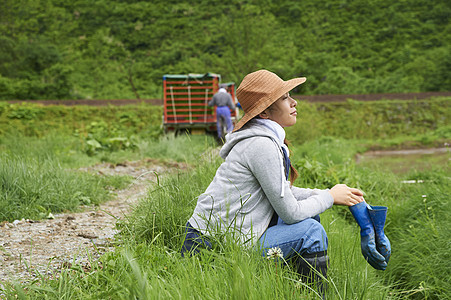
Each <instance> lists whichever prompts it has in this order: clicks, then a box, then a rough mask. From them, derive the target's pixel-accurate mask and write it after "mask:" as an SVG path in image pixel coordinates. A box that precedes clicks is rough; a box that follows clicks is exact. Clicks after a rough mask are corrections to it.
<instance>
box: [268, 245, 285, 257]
mask: <svg viewBox="0 0 451 300" xmlns="http://www.w3.org/2000/svg"><path fill="white" fill-rule="evenodd" d="M278 257H280V258H283V252H282V249H280V248H279V247H273V248H271V249H269V250H268V253H267V254H266V258H267V259H275V258H278Z"/></svg>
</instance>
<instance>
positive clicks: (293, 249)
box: [182, 70, 363, 280]
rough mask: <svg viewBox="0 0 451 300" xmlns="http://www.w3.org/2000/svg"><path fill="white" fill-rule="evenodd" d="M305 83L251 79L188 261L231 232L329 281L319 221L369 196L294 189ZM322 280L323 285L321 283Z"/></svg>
mask: <svg viewBox="0 0 451 300" xmlns="http://www.w3.org/2000/svg"><path fill="white" fill-rule="evenodd" d="M305 81H306V78H304V77H301V78H295V79H291V80H288V81H284V80H282V79H280V78H279V77H278V76H277V75H276V74H274V73H272V72H269V71H267V70H259V71H256V72H253V73H250V74H248V75H247V76H246V77H245V78H244V79H243V81H242V83H241V84H240V86H239V88H238V89H237V93H236V95H237V98H238V100H239V101H240V103H241V106H242V108H243V110H244V112H245V114H244V116H243V118H242V119H241V120H240V121H239V122H238V123H237V124H236V126H235V129H234V130H233V132H232V133H231V134H229V135H227V137H226V143H225V144H224V146H223V147H222V148H221V151H220V156H221V157H222V158H223V159H224V160H225V161H224V162H223V163H222V164H221V166H220V167H219V168H218V170H217V172H216V175H215V177H214V179H213V181H212V182H211V184H210V185H209V186H208V188H207V190H206V191H205V193H203V194H202V195H200V196H199V198H198V201H197V205H196V208H195V210H194V213H193V215H192V216H191V218H190V219H189V220H188V223H187V232H186V238H185V242H184V245H183V247H182V255H183V254H184V253H185V252H187V251H198V250H196V248H197V247H199V246H205V247H207V248H210V247H211V244H210V241H209V240H208V236H211V235H214V234H216V233H224V232H228V233H230V234H233V235H236V236H237V237H239V238H240V239H241V241H242V242H243V243H251V242H253V243H254V244H256V245H257V246H260V247H261V248H262V249H263V251H264V254H266V251H268V249H271V248H274V247H277V248H279V249H280V250H281V251H282V253H281V255H283V257H284V259H291V258H293V259H295V258H296V259H295V260H296V265H297V268H298V272H299V273H300V274H301V275H303V276H306V278H307V279H310V280H312V279H313V277H314V275H312V274H313V273H316V274H317V272H312V269H311V266H313V267H314V268H315V269H316V270H317V271H319V272H320V273H322V274H323V275H324V276H325V274H326V270H327V264H328V257H327V235H326V232H325V231H324V228H323V226H322V225H321V224H320V223H319V217H318V215H319V214H320V213H322V212H324V211H325V210H326V209H328V208H330V207H332V205H334V204H335V205H346V206H351V205H354V204H357V203H360V202H362V201H363V198H362V196H363V193H362V192H361V191H360V190H358V189H355V188H350V187H348V186H346V185H343V184H340V185H336V186H334V187H333V188H331V189H330V190H319V189H304V188H298V187H295V186H292V185H291V184H290V182H289V181H288V177H289V176H288V175H289V173H290V169H291V176H290V179H291V182H293V181H294V179H295V178H296V176H297V172H296V171H295V170H294V168H293V167H291V165H290V160H289V153H288V148H287V146H286V144H285V131H284V128H285V127H289V126H293V125H294V124H295V123H296V117H297V111H296V104H297V103H296V101H295V100H294V99H293V98H291V97H290V95H289V92H290V91H291V90H292V89H293V88H295V87H296V86H298V85H300V84H302V83H304V82H305ZM316 279H318V278H316Z"/></svg>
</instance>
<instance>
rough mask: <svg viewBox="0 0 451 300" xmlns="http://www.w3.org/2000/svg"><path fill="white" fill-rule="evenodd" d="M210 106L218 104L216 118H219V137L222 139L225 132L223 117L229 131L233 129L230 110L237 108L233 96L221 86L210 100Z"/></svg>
mask: <svg viewBox="0 0 451 300" xmlns="http://www.w3.org/2000/svg"><path fill="white" fill-rule="evenodd" d="M208 106H216V119H217V121H216V122H217V129H218V138H219V139H220V140H221V139H222V137H223V132H222V128H221V118H223V120H225V122H226V124H227V132H226V133H229V132H231V131H232V130H233V123H232V118H231V115H230V110H234V109H235V104H233V99H232V96H231V95H230V94H229V93H228V92H227V90H226V89H225V88H224V87H223V86H220V87H219V90H218V91H217V92H216V94H214V95H213V98H212V99H211V100H210V102H208Z"/></svg>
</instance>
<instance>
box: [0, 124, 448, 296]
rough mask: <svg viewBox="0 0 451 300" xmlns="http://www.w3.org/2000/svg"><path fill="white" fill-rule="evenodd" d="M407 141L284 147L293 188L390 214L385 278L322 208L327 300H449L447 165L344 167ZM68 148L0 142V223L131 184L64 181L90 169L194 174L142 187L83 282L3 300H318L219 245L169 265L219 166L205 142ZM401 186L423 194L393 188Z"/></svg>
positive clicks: (75, 274) (64, 277)
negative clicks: (359, 201)
mask: <svg viewBox="0 0 451 300" xmlns="http://www.w3.org/2000/svg"><path fill="white" fill-rule="evenodd" d="M334 126H338V125H337V124H335V125H334ZM448 127H449V124H446V122H445V123H444V125H443V126H441V127H439V128H435V129H431V130H429V131H425V132H424V133H423V136H424V137H428V136H429V138H430V136H433V137H434V136H435V137H436V138H430V140H431V141H432V143H433V142H434V141H440V143H443V139H445V140H446V137H447V134H444V133H443V132H442V131H444V129H440V128H448ZM440 130H442V131H440ZM438 131H439V133H440V132H441V133H440V134H437V132H438ZM296 136H297V135H294V137H296ZM288 138H290V135H288ZM417 139H418V135H412V136H410V137H409V136H406V135H405V134H402V135H399V136H396V135H395V136H392V137H391V138H390V139H388V138H387V139H385V140H384V139H382V140H378V139H376V138H375V139H374V140H372V139H368V138H367V139H364V140H362V139H359V138H350V137H328V136H321V137H315V138H313V137H312V138H311V139H309V140H308V141H303V142H302V143H301V142H300V141H299V139H298V140H296V139H292V141H293V145H292V151H293V155H292V162H293V164H294V165H295V166H296V168H297V169H298V171H299V173H300V177H299V179H298V180H297V182H296V183H295V185H298V186H301V187H311V188H313V187H315V188H329V187H331V186H333V185H334V184H336V183H346V184H348V185H350V186H355V187H358V188H360V189H362V190H363V191H365V193H366V195H365V198H366V200H367V201H368V202H369V203H370V204H374V205H386V206H388V207H389V212H388V218H387V223H386V229H385V232H386V234H387V236H388V237H389V238H390V241H391V244H392V250H393V254H392V257H391V259H390V263H389V266H388V268H387V270H386V271H376V270H374V269H372V268H371V267H370V266H369V265H368V264H367V263H366V262H365V261H364V259H363V257H362V255H361V253H360V240H359V239H360V238H359V228H358V226H357V224H356V223H355V221H354V220H353V218H352V216H351V214H350V212H349V211H348V209H347V208H345V207H333V208H332V209H330V210H328V211H326V212H325V213H323V214H322V215H321V221H322V224H323V225H324V227H325V229H326V232H327V233H328V236H329V244H330V249H329V254H330V259H331V266H330V272H329V276H328V282H329V289H328V296H329V299H446V298H447V297H449V294H450V293H451V282H450V278H451V265H450V261H451V257H450V256H451V255H450V251H449V248H450V245H449V241H450V240H451V236H450V233H449V228H450V226H451V224H450V223H451V219H450V217H449V216H450V215H451V211H450V208H449V207H450V206H449V195H450V194H451V188H450V186H451V184H450V181H451V178H450V175H449V174H450V167H451V165H450V164H451V163H450V159H451V156H450V153H449V152H448V153H445V154H444V156H443V157H442V156H441V157H440V159H435V158H431V159H430V160H428V162H427V167H425V166H424V159H421V161H418V160H419V158H417V159H414V160H410V161H409V162H408V165H409V166H410V167H409V168H407V169H402V170H401V171H399V170H397V169H396V166H399V165H401V164H402V163H403V161H401V160H400V158H397V159H398V160H395V161H390V162H387V161H386V160H375V161H372V162H371V163H370V164H367V163H362V164H356V163H355V160H354V158H355V155H356V153H358V152H364V151H365V150H366V149H370V148H371V147H378V148H384V147H385V146H387V145H389V144H396V145H398V146H399V145H403V144H409V143H410V144H411V143H412V142H415V141H416V140H417ZM79 141H80V139H79V137H77V136H67V135H64V134H62V135H58V134H48V135H45V136H43V137H41V138H40V139H38V138H35V137H33V136H25V135H24V136H20V135H16V136H14V135H3V136H1V137H0V153H1V155H0V162H1V164H0V180H1V184H2V185H1V188H2V190H1V192H2V193H1V197H2V198H0V212H1V213H2V215H1V216H2V218H3V220H12V219H15V218H21V217H25V218H27V217H28V216H36V217H39V216H42V217H45V216H44V215H45V214H47V213H48V212H54V211H62V210H65V209H71V210H72V209H76V208H77V205H79V204H86V203H83V201H85V202H87V201H88V200H89V202H90V204H95V203H99V202H100V201H105V200H107V199H108V193H107V191H108V190H109V189H111V188H120V187H122V186H123V185H124V184H125V183H127V182H128V180H130V179H129V178H122V177H120V178H114V177H113V178H108V177H107V178H104V179H101V178H97V177H96V176H94V175H87V174H84V175H83V174H80V173H79V172H77V171H75V170H76V169H77V168H80V167H82V166H86V165H91V164H94V163H96V162H99V161H115V162H120V161H123V160H133V159H140V158H144V157H152V158H156V159H159V160H165V161H185V162H187V163H189V164H190V165H191V166H192V167H193V168H190V170H189V172H179V173H177V174H174V175H172V176H168V177H166V178H164V179H162V180H161V181H160V182H159V184H157V185H153V186H150V187H149V190H148V194H147V197H146V198H145V199H144V200H143V201H142V202H141V203H140V204H139V205H138V207H137V208H136V210H135V211H134V212H133V213H132V214H131V215H130V217H129V218H128V219H127V220H126V221H124V222H122V223H120V224H118V226H119V228H120V229H121V236H120V240H121V241H122V242H121V243H120V244H119V245H118V246H117V247H116V249H115V251H114V252H111V253H108V254H106V255H104V256H102V257H101V259H100V260H99V261H92V263H91V266H92V267H91V269H90V270H86V269H83V268H81V267H77V266H76V265H73V266H72V267H71V268H69V269H66V270H64V271H63V273H62V274H61V276H60V277H59V278H58V279H50V278H46V277H44V276H43V277H42V279H41V280H39V281H37V282H31V283H13V282H12V283H9V284H6V285H5V288H4V290H3V291H2V292H3V294H4V295H5V297H6V298H7V299H186V298H188V299H275V298H276V299H299V298H302V299H319V298H318V295H316V293H315V292H314V291H311V290H309V289H308V288H306V287H305V286H303V285H302V283H300V282H299V281H298V278H297V275H296V274H295V272H293V270H292V269H291V268H290V267H282V265H281V264H280V263H277V262H275V261H273V260H268V259H266V258H262V257H260V256H259V255H258V253H257V252H256V251H252V250H251V249H245V248H242V247H240V246H239V245H237V244H236V243H233V242H231V241H230V239H227V238H220V239H217V240H215V249H214V251H206V252H204V253H202V255H200V256H197V257H192V258H184V259H183V258H181V257H180V254H179V250H180V247H181V241H182V238H183V232H184V228H183V226H184V224H185V223H186V221H187V219H188V217H189V216H190V214H191V213H192V210H193V208H194V206H195V203H196V198H197V196H198V195H199V194H200V193H202V192H203V191H204V190H205V188H206V186H207V185H208V184H209V182H210V181H211V179H212V178H213V176H214V173H215V171H216V168H217V167H218V166H219V164H220V163H221V160H220V159H218V158H217V157H215V156H212V157H210V158H208V155H206V154H205V153H213V152H214V151H212V149H213V148H214V146H215V145H214V141H213V139H212V138H211V137H208V136H179V137H174V136H167V137H160V138H157V139H146V138H143V137H142V136H139V135H138V136H137V137H136V139H135V140H134V143H135V144H136V147H130V148H122V149H114V150H111V151H99V152H97V153H95V154H94V155H90V154H89V153H87V152H86V148H84V146H85V144H84V143H80V142H79ZM390 141H392V142H390ZM393 141H396V142H393ZM389 148H391V147H389ZM393 168H394V170H395V171H396V172H393ZM406 180H421V182H422V183H417V184H405V183H402V182H403V181H406ZM74 183H76V184H74ZM73 186H77V187H78V188H77V189H76V190H74V189H73V188H71V187H73ZM74 195H78V196H77V197H74ZM55 199H60V200H61V201H57V202H55V201H54V200H55ZM88 204H89V203H88ZM11 207H15V209H11Z"/></svg>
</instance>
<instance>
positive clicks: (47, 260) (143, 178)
mask: <svg viewBox="0 0 451 300" xmlns="http://www.w3.org/2000/svg"><path fill="white" fill-rule="evenodd" d="M180 168H186V166H184V165H182V164H171V165H167V164H166V165H163V164H161V163H157V162H155V161H151V160H146V161H140V162H127V163H124V164H121V165H117V166H112V165H109V164H102V165H98V166H95V167H92V168H86V169H85V171H91V172H97V173H99V174H103V175H112V174H116V175H125V174H128V175H131V176H133V177H134V178H135V180H134V181H133V183H132V184H130V185H129V186H128V187H127V188H126V189H124V190H120V191H117V196H116V197H115V199H114V200H112V201H109V202H106V203H104V204H102V205H100V206H99V207H85V208H84V211H83V212H80V213H64V214H58V215H55V216H54V217H55V218H54V219H46V220H40V221H33V220H16V221H14V222H12V223H2V224H0V287H1V282H2V281H5V280H19V281H23V282H26V281H30V280H33V279H36V278H38V277H39V275H38V274H40V275H41V276H46V277H50V278H51V277H53V276H55V275H57V274H59V272H60V270H61V268H63V267H68V266H70V265H72V264H73V263H77V264H80V265H81V266H83V267H85V268H89V258H94V259H95V258H98V257H99V256H100V255H102V254H104V253H105V252H107V251H110V250H112V249H113V246H112V242H114V235H115V234H116V233H117V230H116V229H115V224H116V222H117V220H118V219H120V218H123V217H124V215H126V214H127V213H128V212H129V211H130V210H131V208H132V207H133V205H134V204H135V203H136V202H137V201H138V200H139V199H142V198H144V197H145V196H146V193H147V189H148V188H149V187H151V185H152V184H154V183H155V182H156V175H155V174H158V175H161V174H165V173H168V172H169V171H171V170H176V169H180Z"/></svg>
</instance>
